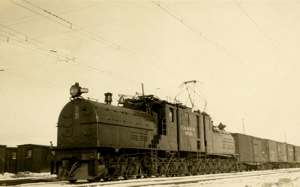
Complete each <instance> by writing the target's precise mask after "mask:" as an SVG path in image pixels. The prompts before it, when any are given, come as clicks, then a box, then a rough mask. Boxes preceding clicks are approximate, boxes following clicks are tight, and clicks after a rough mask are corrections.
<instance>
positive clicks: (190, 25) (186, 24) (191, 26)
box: [152, 1, 263, 79]
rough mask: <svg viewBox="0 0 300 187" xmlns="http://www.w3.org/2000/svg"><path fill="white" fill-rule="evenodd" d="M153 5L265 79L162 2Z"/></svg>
mask: <svg viewBox="0 0 300 187" xmlns="http://www.w3.org/2000/svg"><path fill="white" fill-rule="evenodd" d="M152 3H154V4H155V5H157V6H158V7H160V8H161V9H162V10H163V11H165V12H166V13H168V14H169V15H170V16H172V17H173V18H175V19H177V20H178V21H179V22H180V23H182V24H183V25H185V26H186V27H188V28H189V29H191V30H192V31H194V32H195V33H196V34H198V36H200V37H202V38H204V39H205V40H206V41H208V42H209V43H211V44H212V45H213V46H215V47H216V48H218V49H219V50H220V51H222V52H223V53H225V54H226V55H228V56H229V57H230V58H232V59H234V60H235V61H237V62H238V63H240V64H241V65H243V66H244V67H246V68H247V69H248V70H250V71H252V73H254V74H256V75H257V76H259V77H260V78H262V79H263V77H262V76H261V75H259V74H257V73H256V72H254V71H253V70H252V69H251V68H250V67H247V66H246V64H244V63H243V62H242V60H239V59H238V58H236V57H235V56H233V55H231V54H230V53H229V52H227V51H226V50H225V49H223V47H221V45H219V44H218V43H217V42H215V41H213V40H212V39H210V38H209V37H208V36H205V34H204V33H203V32H202V31H200V30H198V29H197V28H196V27H195V26H194V25H193V24H191V23H189V22H188V21H187V20H186V19H184V18H183V17H182V16H180V15H179V14H178V13H176V12H175V11H173V10H172V9H170V8H169V7H168V6H167V5H165V4H163V3H162V2H159V3H156V2H154V1H152ZM167 8H168V9H170V10H167ZM171 11H172V12H171Z"/></svg>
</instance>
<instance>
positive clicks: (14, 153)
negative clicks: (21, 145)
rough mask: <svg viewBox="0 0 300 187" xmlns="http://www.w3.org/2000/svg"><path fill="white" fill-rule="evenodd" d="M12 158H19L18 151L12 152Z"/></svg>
mask: <svg viewBox="0 0 300 187" xmlns="http://www.w3.org/2000/svg"><path fill="white" fill-rule="evenodd" d="M11 158H12V159H17V152H15V151H14V152H12V153H11Z"/></svg>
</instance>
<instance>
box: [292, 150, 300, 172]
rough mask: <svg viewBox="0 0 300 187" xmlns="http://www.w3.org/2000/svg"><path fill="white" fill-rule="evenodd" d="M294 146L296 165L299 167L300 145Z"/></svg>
mask: <svg viewBox="0 0 300 187" xmlns="http://www.w3.org/2000/svg"><path fill="white" fill-rule="evenodd" d="M293 148H294V161H295V164H296V166H295V167H299V166H300V146H293Z"/></svg>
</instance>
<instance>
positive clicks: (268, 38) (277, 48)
mask: <svg viewBox="0 0 300 187" xmlns="http://www.w3.org/2000/svg"><path fill="white" fill-rule="evenodd" d="M235 3H236V4H237V6H238V7H239V8H240V9H241V10H242V12H243V13H244V14H245V15H246V16H247V17H248V18H249V19H250V20H251V22H252V23H253V24H254V25H255V26H256V27H257V28H258V30H259V31H260V32H261V33H262V34H263V35H264V36H265V37H266V38H267V40H268V41H269V42H270V43H271V44H272V45H273V46H274V48H275V49H276V50H277V51H278V52H279V53H280V54H281V55H282V56H283V57H284V58H285V59H286V61H287V62H288V63H290V64H291V65H292V66H293V67H294V69H295V70H297V71H298V72H299V73H300V70H299V69H298V68H297V67H296V66H295V64H294V63H292V62H291V61H290V59H288V58H287V56H286V55H285V54H284V53H283V52H282V51H281V50H280V49H279V47H277V46H276V45H275V43H274V42H273V41H272V40H271V39H270V37H268V35H267V34H266V33H265V32H264V31H263V30H262V29H261V28H260V27H259V26H258V24H257V23H256V22H255V21H254V20H253V19H252V18H251V17H250V15H249V14H248V13H247V12H246V11H245V10H244V9H243V8H242V7H241V5H240V4H239V3H238V2H236V1H235Z"/></svg>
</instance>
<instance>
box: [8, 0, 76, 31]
mask: <svg viewBox="0 0 300 187" xmlns="http://www.w3.org/2000/svg"><path fill="white" fill-rule="evenodd" d="M8 1H10V2H12V3H14V4H16V5H18V6H20V7H22V8H25V9H26V10H29V11H31V12H34V13H36V14H38V15H40V16H43V17H45V18H47V19H49V20H51V21H54V22H55V23H57V24H60V25H62V26H64V27H68V26H66V25H64V24H62V23H60V22H58V21H55V20H53V19H50V18H49V17H47V16H44V15H43V14H40V13H38V12H36V11H34V10H31V9H29V8H27V7H25V6H22V5H20V4H19V3H16V2H13V1H11V0H8ZM68 23H70V22H68ZM70 24H71V23H70Z"/></svg>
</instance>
